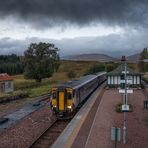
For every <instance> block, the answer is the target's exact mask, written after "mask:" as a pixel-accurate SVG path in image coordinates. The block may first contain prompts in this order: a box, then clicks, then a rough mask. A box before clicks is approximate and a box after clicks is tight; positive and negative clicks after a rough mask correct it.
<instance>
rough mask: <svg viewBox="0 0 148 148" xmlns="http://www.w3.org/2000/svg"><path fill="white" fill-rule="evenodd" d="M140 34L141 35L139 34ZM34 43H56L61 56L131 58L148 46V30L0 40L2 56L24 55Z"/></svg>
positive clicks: (128, 29)
mask: <svg viewBox="0 0 148 148" xmlns="http://www.w3.org/2000/svg"><path fill="white" fill-rule="evenodd" d="M129 31H130V34H129ZM139 32H140V34H139ZM32 42H36V43H38V42H49V43H54V44H55V46H56V47H57V48H59V49H60V55H61V56H66V55H72V54H84V53H104V54H108V55H111V56H121V55H126V56H129V55H131V54H135V53H139V52H141V50H142V49H143V48H144V47H147V46H148V44H147V43H148V34H147V30H139V31H137V30H131V29H130V28H127V31H126V32H125V33H124V34H110V35H106V36H98V37H77V38H73V39H62V40H54V39H46V38H26V39H24V40H14V39H10V38H2V39H0V54H10V53H16V54H21V55H22V54H23V52H24V50H26V49H27V47H28V46H29V45H30V43H32Z"/></svg>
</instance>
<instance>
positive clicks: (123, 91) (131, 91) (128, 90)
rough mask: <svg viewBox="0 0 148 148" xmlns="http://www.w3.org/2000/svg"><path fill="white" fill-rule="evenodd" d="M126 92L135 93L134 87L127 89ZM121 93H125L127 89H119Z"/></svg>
mask: <svg viewBox="0 0 148 148" xmlns="http://www.w3.org/2000/svg"><path fill="white" fill-rule="evenodd" d="M126 92H127V93H128V94H132V93H133V89H127V90H126ZM119 93H120V94H125V89H119Z"/></svg>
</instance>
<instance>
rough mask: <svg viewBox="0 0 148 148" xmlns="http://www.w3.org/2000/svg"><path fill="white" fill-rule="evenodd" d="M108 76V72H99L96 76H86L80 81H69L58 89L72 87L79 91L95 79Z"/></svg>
mask: <svg viewBox="0 0 148 148" xmlns="http://www.w3.org/2000/svg"><path fill="white" fill-rule="evenodd" d="M104 74H106V72H98V73H96V74H90V75H86V76H82V77H80V78H79V79H74V80H71V81H68V82H67V83H65V84H60V85H58V86H57V87H70V88H73V89H77V88H79V87H81V86H83V85H85V84H86V83H88V82H90V81H92V80H93V79H95V78H97V77H98V76H101V75H104Z"/></svg>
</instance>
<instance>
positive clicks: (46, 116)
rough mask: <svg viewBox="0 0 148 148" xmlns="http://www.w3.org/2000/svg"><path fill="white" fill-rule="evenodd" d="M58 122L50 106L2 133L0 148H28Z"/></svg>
mask: <svg viewBox="0 0 148 148" xmlns="http://www.w3.org/2000/svg"><path fill="white" fill-rule="evenodd" d="M54 120H56V117H55V116H54V115H53V113H52V111H51V110H50V108H49V104H47V105H46V106H44V107H43V108H41V109H39V110H37V111H35V112H33V113H31V114H30V115H29V116H27V117H25V118H23V119H22V120H21V121H20V122H18V123H17V124H15V125H14V126H12V127H10V128H8V129H6V130H5V131H3V132H1V133H0V148H26V147H29V146H30V145H31V144H32V141H35V140H36V139H37V138H38V135H40V134H41V133H42V132H43V131H45V129H47V128H48V127H49V126H50V125H51V124H52V122H53V121H54Z"/></svg>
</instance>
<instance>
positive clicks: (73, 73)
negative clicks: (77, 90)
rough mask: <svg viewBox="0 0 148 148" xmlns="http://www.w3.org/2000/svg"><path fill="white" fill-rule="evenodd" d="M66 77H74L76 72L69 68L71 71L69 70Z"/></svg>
mask: <svg viewBox="0 0 148 148" xmlns="http://www.w3.org/2000/svg"><path fill="white" fill-rule="evenodd" d="M67 77H68V78H70V79H72V78H75V77H76V73H75V72H74V71H72V70H71V71H69V72H68V73H67Z"/></svg>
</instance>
